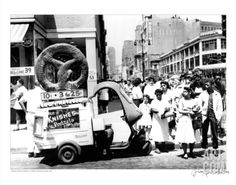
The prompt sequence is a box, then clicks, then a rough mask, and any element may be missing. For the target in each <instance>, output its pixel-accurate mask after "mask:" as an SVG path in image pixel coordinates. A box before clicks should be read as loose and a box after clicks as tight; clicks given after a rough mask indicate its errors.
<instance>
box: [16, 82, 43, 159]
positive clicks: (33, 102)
mask: <svg viewBox="0 0 236 185" xmlns="http://www.w3.org/2000/svg"><path fill="white" fill-rule="evenodd" d="M42 92H45V91H44V90H43V89H41V87H40V86H39V83H38V82H35V87H34V89H31V90H29V91H28V92H27V93H26V94H25V95H24V96H23V97H22V99H21V101H20V102H19V103H20V105H21V107H22V109H23V111H24V112H25V114H26V121H27V134H28V137H27V138H28V141H27V142H28V143H27V152H28V157H33V156H35V157H37V156H38V155H39V150H38V148H37V146H36V145H35V143H34V141H33V139H34V136H33V128H34V116H35V112H36V111H37V109H38V108H40V104H41V93H42ZM24 102H27V108H26V107H25V103H24Z"/></svg>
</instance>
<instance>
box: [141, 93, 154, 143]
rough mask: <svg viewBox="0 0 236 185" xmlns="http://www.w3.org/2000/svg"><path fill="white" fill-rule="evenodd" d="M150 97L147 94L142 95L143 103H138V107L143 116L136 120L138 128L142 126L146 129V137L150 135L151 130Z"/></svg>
mask: <svg viewBox="0 0 236 185" xmlns="http://www.w3.org/2000/svg"><path fill="white" fill-rule="evenodd" d="M149 101H150V98H149V95H147V94H146V95H144V96H143V103H141V104H140V106H139V109H140V110H141V112H142V113H143V116H142V117H141V119H140V120H138V123H137V126H138V129H139V130H140V129H142V128H144V129H145V130H146V138H147V139H149V137H150V132H151V128H152V125H151V115H150V113H151V106H150V103H149Z"/></svg>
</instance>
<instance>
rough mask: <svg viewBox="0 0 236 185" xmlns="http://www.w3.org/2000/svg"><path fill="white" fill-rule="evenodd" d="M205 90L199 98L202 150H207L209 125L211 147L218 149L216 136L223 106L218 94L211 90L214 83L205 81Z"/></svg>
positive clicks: (208, 80) (209, 80)
mask: <svg viewBox="0 0 236 185" xmlns="http://www.w3.org/2000/svg"><path fill="white" fill-rule="evenodd" d="M204 84H205V88H206V90H205V91H203V92H202V94H201V98H202V99H203V103H204V104H203V107H202V115H203V126H202V148H204V149H206V148H208V146H207V145H208V141H207V133H208V129H209V125H210V126H211V134H212V147H213V148H214V149H217V148H218V134H217V126H218V123H220V120H221V117H222V113H223V106H222V98H221V95H220V93H219V92H217V91H215V90H214V89H213V84H214V82H213V81H212V80H211V79H207V80H205V83H204Z"/></svg>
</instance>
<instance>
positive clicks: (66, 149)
mask: <svg viewBox="0 0 236 185" xmlns="http://www.w3.org/2000/svg"><path fill="white" fill-rule="evenodd" d="M61 52H63V55H65V54H66V55H68V56H69V55H70V57H69V58H73V59H71V60H69V61H67V62H65V63H64V62H62V61H59V60H58V59H55V58H54V57H55V55H56V54H58V53H61ZM47 65H53V66H54V67H55V68H58V69H57V70H56V71H57V75H58V77H57V81H55V82H54V83H53V82H52V81H50V80H49V79H47V75H45V71H46V70H45V69H46V67H47ZM74 69H76V70H78V69H80V71H79V72H77V71H75V70H74ZM35 72H36V77H37V79H38V82H39V83H40V84H41V87H42V88H43V89H44V90H45V92H43V93H42V94H41V105H40V107H39V108H38V110H37V111H36V112H35V116H34V129H33V135H34V142H35V145H36V146H37V147H38V149H39V150H40V151H41V153H42V154H46V153H47V151H49V150H50V151H54V152H53V155H55V157H56V158H58V159H59V161H61V162H62V163H66V164H68V163H72V162H74V161H75V160H76V159H79V158H80V157H81V156H82V154H83V152H85V151H86V150H87V148H91V149H92V150H91V151H92V155H95V156H101V155H103V151H104V150H105V151H106V153H107V154H110V155H111V153H112V152H116V151H117V150H126V151H129V152H136V153H137V154H139V155H148V154H149V153H150V152H151V150H152V145H151V143H150V141H148V140H146V138H145V131H144V130H141V131H137V130H135V129H134V127H133V125H134V124H135V123H136V122H137V121H138V120H139V119H140V118H141V116H142V113H141V112H140V110H139V109H138V107H136V105H135V104H134V103H133V102H132V100H131V99H130V98H129V97H128V96H127V95H126V93H125V92H124V90H123V89H122V88H121V87H120V85H119V84H118V83H115V82H110V81H106V82H102V83H99V84H97V86H95V88H94V93H93V94H92V96H90V97H85V95H86V93H85V90H84V89H81V88H80V86H81V85H82V84H83V83H84V82H86V80H87V77H88V66H87V61H86V59H85V57H84V55H83V54H82V53H81V52H80V51H79V50H78V49H77V48H75V47H74V46H71V45H69V44H55V45H52V46H49V47H48V48H46V49H45V50H44V51H43V52H42V53H41V54H40V55H39V56H38V58H37V61H36V66H35ZM71 76H74V77H77V78H78V79H74V78H72V79H71ZM104 88H108V89H112V90H113V91H115V92H116V93H117V95H118V97H119V99H120V101H121V104H122V110H121V115H120V116H119V117H118V119H116V120H115V122H116V123H114V122H113V121H107V120H106V113H105V114H102V115H97V114H95V111H94V109H95V107H94V106H95V105H94V103H93V102H94V99H95V98H97V96H96V95H97V93H98V92H99V91H100V90H102V89H104ZM107 114H109V117H112V115H111V114H112V113H107ZM114 124H115V125H114ZM124 125H125V126H126V127H125V129H126V130H125V131H122V132H121V131H120V128H119V127H122V126H124ZM123 132H125V133H128V137H127V138H126V139H125V140H121V141H118V142H117V141H113V138H117V136H119V135H120V134H123Z"/></svg>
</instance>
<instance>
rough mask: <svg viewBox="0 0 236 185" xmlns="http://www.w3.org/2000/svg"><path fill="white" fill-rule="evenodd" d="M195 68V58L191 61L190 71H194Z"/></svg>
mask: <svg viewBox="0 0 236 185" xmlns="http://www.w3.org/2000/svg"><path fill="white" fill-rule="evenodd" d="M193 68H194V60H193V58H191V59H190V70H193Z"/></svg>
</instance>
